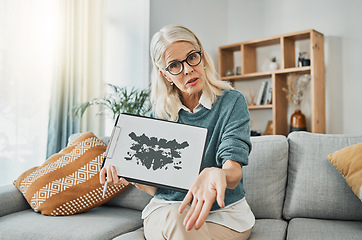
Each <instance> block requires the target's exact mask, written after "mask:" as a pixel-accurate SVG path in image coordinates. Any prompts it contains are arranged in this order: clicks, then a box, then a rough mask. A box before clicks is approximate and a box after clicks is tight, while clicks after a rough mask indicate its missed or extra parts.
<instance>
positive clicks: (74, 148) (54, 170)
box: [14, 132, 128, 216]
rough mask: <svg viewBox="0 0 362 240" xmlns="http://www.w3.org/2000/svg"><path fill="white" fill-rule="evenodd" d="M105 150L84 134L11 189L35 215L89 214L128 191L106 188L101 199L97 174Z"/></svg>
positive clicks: (26, 173) (102, 145) (17, 181)
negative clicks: (28, 205) (21, 197)
mask: <svg viewBox="0 0 362 240" xmlns="http://www.w3.org/2000/svg"><path fill="white" fill-rule="evenodd" d="M106 148H107V146H106V144H105V143H104V142H102V141H101V140H100V139H98V138H97V137H96V136H95V135H94V134H93V133H91V132H88V133H84V134H82V135H80V136H79V137H77V138H76V139H75V140H74V141H73V142H72V143H71V144H69V145H68V146H67V147H66V148H64V149H63V150H61V151H60V152H59V153H57V154H54V155H53V156H51V157H50V158H49V159H48V160H47V161H45V162H44V164H42V165H41V166H38V167H34V168H31V169H29V170H27V171H26V172H24V173H23V174H21V175H20V176H19V177H18V178H17V180H16V181H15V182H14V185H15V186H16V187H17V188H18V189H19V190H20V191H21V193H22V194H23V195H24V197H25V198H26V200H27V201H28V203H29V204H30V206H31V207H32V208H33V209H34V211H36V212H40V213H42V214H44V215H52V216H57V215H73V214H77V213H81V212H85V211H87V210H90V209H92V208H94V207H97V206H99V205H101V204H103V203H105V202H107V201H108V200H110V199H111V198H113V197H114V196H116V195H118V194H119V193H121V192H123V191H124V190H125V189H126V188H127V187H128V185H120V186H109V187H108V189H107V193H106V197H105V198H103V197H102V191H103V186H102V185H101V184H100V183H99V172H100V169H101V167H102V161H103V155H104V152H105V151H106Z"/></svg>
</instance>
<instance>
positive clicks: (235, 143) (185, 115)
mask: <svg viewBox="0 0 362 240" xmlns="http://www.w3.org/2000/svg"><path fill="white" fill-rule="evenodd" d="M249 121H250V115H249V111H248V108H247V104H246V101H245V98H244V96H243V95H242V94H241V93H240V92H239V91H236V90H224V91H223V95H222V96H220V97H219V98H218V99H217V100H216V101H215V103H214V104H213V105H212V108H211V109H210V110H209V109H206V108H204V107H203V108H202V109H201V110H199V111H198V112H196V113H190V112H187V111H184V110H180V112H179V121H178V122H180V123H184V124H189V125H193V126H198V127H204V128H207V130H208V139H207V145H206V149H205V155H204V160H203V163H202V167H201V169H204V168H207V167H219V168H221V167H222V165H223V164H224V163H225V162H226V161H227V160H233V161H236V162H239V163H240V164H241V166H245V165H247V164H248V156H249V153H250V151H251V142H250V129H249ZM185 196H186V194H184V193H180V192H176V191H173V190H168V189H163V188H159V189H158V191H157V192H156V195H155V197H156V198H159V199H165V200H168V201H182V200H183V199H184V197H185ZM244 196H245V189H244V187H243V180H241V181H240V182H239V184H238V185H237V187H236V188H235V189H226V192H225V205H226V206H227V205H229V204H232V203H234V202H236V201H238V200H240V199H242V198H243V197H244ZM218 208H220V207H219V205H218V204H217V203H216V201H215V202H214V204H213V206H212V208H211V210H216V209H218Z"/></svg>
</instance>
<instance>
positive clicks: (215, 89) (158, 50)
mask: <svg viewBox="0 0 362 240" xmlns="http://www.w3.org/2000/svg"><path fill="white" fill-rule="evenodd" d="M174 42H188V43H191V44H192V45H193V46H194V47H195V49H196V50H199V51H201V52H202V54H203V59H204V65H205V78H206V81H205V86H204V88H203V90H202V91H203V92H207V93H208V95H209V96H211V100H212V102H215V101H216V99H217V97H218V96H220V95H222V90H223V89H231V88H232V87H231V86H230V84H229V83H228V82H225V81H221V80H219V78H218V76H217V73H216V70H215V67H214V64H213V61H212V59H211V58H210V56H209V55H208V54H207V52H206V51H205V49H204V48H203V46H202V44H201V42H200V40H199V39H198V38H197V36H196V35H195V34H194V33H193V32H192V31H191V30H189V29H187V28H186V27H183V26H176V25H167V26H165V27H163V28H162V29H161V30H160V31H159V32H157V33H155V34H154V35H153V38H152V40H151V44H150V54H151V58H152V62H153V69H152V75H151V88H152V90H151V103H152V107H153V113H154V114H155V116H156V117H158V118H161V119H166V120H169V121H177V120H178V106H179V104H180V103H181V100H180V93H179V90H178V89H177V88H176V87H174V86H172V85H170V83H169V82H168V81H167V80H166V78H165V77H164V76H163V75H162V74H161V73H160V71H163V68H164V67H165V62H164V60H165V59H164V53H165V51H166V50H167V48H168V47H169V46H170V45H171V44H172V43H174Z"/></svg>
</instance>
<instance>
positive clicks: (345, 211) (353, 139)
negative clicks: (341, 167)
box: [283, 132, 362, 220]
mask: <svg viewBox="0 0 362 240" xmlns="http://www.w3.org/2000/svg"><path fill="white" fill-rule="evenodd" d="M288 142H289V167H288V185H287V192H286V199H285V204H284V211H283V214H284V217H285V218H286V219H288V220H289V219H291V218H296V217H300V218H323V219H339V220H362V203H361V201H360V200H359V198H358V197H357V196H356V195H355V194H354V193H353V191H352V190H351V188H350V187H349V186H348V185H347V183H346V181H345V179H344V177H343V175H342V174H340V173H339V172H338V170H337V169H336V168H335V167H334V166H333V164H332V163H330V162H329V161H328V159H327V156H328V155H329V154H330V153H333V152H335V151H337V150H339V149H342V148H344V147H347V146H350V145H353V144H356V143H359V142H362V135H359V136H356V135H332V134H315V133H307V132H293V133H291V134H289V136H288Z"/></svg>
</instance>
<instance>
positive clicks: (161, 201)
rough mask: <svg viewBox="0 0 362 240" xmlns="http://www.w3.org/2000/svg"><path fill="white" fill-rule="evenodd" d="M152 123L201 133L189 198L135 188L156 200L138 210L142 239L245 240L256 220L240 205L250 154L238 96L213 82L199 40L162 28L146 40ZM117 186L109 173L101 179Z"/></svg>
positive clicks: (246, 120) (211, 69)
mask: <svg viewBox="0 0 362 240" xmlns="http://www.w3.org/2000/svg"><path fill="white" fill-rule="evenodd" d="M150 51H151V57H152V60H153V73H152V92H151V101H152V105H153V114H152V117H155V118H160V119H166V120H169V121H177V122H180V123H185V124H190V125H195V126H199V127H205V128H207V129H208V140H207V146H206V150H205V155H204V161H203V165H202V171H201V173H200V175H199V177H198V178H197V180H196V181H195V183H194V184H193V185H192V187H191V188H190V190H189V191H188V193H187V194H184V193H180V192H176V191H172V190H167V189H162V188H155V187H151V186H145V185H140V184H136V187H138V188H139V189H141V190H143V191H145V192H147V193H149V194H151V195H152V196H154V197H153V198H152V200H151V201H150V203H149V204H148V205H147V206H146V207H145V209H144V210H143V212H142V218H143V219H144V234H145V237H146V239H223V240H225V239H247V238H248V237H249V235H250V233H251V229H252V227H253V226H254V223H255V218H254V215H253V213H252V212H251V210H250V207H249V205H248V204H247V202H246V200H245V190H244V187H243V181H242V166H245V165H247V164H248V155H249V153H250V150H251V143H250V137H249V136H250V129H249V120H250V116H249V112H248V108H247V105H246V101H245V98H244V97H243V95H242V94H241V93H240V92H238V91H236V90H232V88H231V86H230V85H229V84H228V83H226V82H223V81H220V80H218V78H217V75H216V72H215V68H214V66H213V63H212V60H211V58H210V57H209V56H208V54H207V53H206V51H205V50H204V48H203V47H202V44H201V42H200V40H199V39H198V38H197V37H196V35H195V34H194V33H193V32H192V31H190V30H189V29H187V28H185V27H182V26H165V27H163V28H162V29H161V30H160V31H159V32H157V33H156V34H155V35H154V36H153V38H152V41H151V46H150ZM106 173H107V174H108V178H107V181H108V183H109V184H121V183H125V181H126V180H124V179H118V177H117V173H116V171H115V168H114V167H110V168H108V169H102V171H101V178H100V181H101V183H102V184H104V182H105V175H106Z"/></svg>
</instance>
